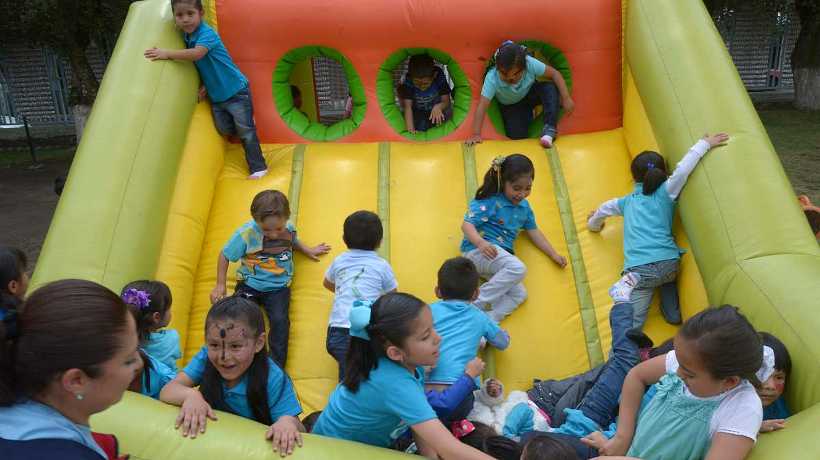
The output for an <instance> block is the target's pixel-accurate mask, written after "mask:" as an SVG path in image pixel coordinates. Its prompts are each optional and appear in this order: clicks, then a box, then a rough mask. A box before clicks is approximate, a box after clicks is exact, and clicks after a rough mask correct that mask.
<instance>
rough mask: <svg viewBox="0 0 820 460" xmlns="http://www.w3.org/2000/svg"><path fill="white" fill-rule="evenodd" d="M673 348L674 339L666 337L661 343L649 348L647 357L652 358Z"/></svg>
mask: <svg viewBox="0 0 820 460" xmlns="http://www.w3.org/2000/svg"><path fill="white" fill-rule="evenodd" d="M674 349H675V341H674V340H673V339H666V340H665V341H664V342H663V343H662V344H660V345H658V346H657V347H654V348H652V349H650V350H649V357H650V358H654V357H656V356H661V355H665V354H667V353H669V352H670V351H672V350H674Z"/></svg>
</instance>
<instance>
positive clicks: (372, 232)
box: [342, 211, 384, 251]
mask: <svg viewBox="0 0 820 460" xmlns="http://www.w3.org/2000/svg"><path fill="white" fill-rule="evenodd" d="M383 233H384V229H383V228H382V221H381V219H379V216H378V215H377V214H375V213H373V212H370V211H356V212H354V213H353V214H351V215H349V216H347V219H345V223H344V233H343V234H342V239H343V240H344V242H345V245H347V247H348V248H349V249H361V250H364V251H373V250H375V249H376V248H377V247H379V244H380V243H381V242H382V235H383Z"/></svg>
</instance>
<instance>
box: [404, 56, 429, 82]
mask: <svg viewBox="0 0 820 460" xmlns="http://www.w3.org/2000/svg"><path fill="white" fill-rule="evenodd" d="M435 70H436V63H435V61H433V58H431V57H430V55H429V54H414V55H413V56H410V59H409V60H408V62H407V75H409V76H410V78H425V77H432V76H433V73H434V72H435Z"/></svg>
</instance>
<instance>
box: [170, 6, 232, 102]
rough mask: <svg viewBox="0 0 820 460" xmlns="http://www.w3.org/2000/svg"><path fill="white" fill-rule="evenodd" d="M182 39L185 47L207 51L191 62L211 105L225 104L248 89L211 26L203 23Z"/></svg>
mask: <svg viewBox="0 0 820 460" xmlns="http://www.w3.org/2000/svg"><path fill="white" fill-rule="evenodd" d="M183 38H184V39H185V47H186V48H195V47H197V46H203V47H205V48H207V49H208V53H207V54H205V56H203V57H202V58H201V59H199V60H198V61H194V65H195V66H196V70H198V71H199V77H200V78H201V79H202V84H204V85H205V89H207V90H208V97H209V98H210V99H211V102H225V101H227V100H228V99H230V98H231V97H233V95H235V94H236V93H238V92H239V91H240V90H242V89H245V88H247V87H248V79H247V78H245V76H244V75H242V72H240V71H239V67H237V66H236V64H234V63H233V59H231V56H230V55H229V54H228V50H227V49H226V48H225V45H224V44H223V43H222V39H221V38H219V34H217V33H216V31H215V30H214V29H212V28H211V26H209V25H208V24H206V23H205V22H202V23H200V24H199V27H197V28H196V30H195V31H193V32H192V33H190V34H183Z"/></svg>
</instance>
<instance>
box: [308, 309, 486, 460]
mask: <svg viewBox="0 0 820 460" xmlns="http://www.w3.org/2000/svg"><path fill="white" fill-rule="evenodd" d="M350 335H351V341H350V348H348V352H347V358H346V360H345V366H346V370H345V376H344V380H342V383H340V384H339V385H338V386H337V387H336V390H334V391H333V394H331V395H330V400H329V401H328V403H327V407H325V409H324V410H323V411H322V414H321V415H320V416H319V420H317V421H316V425H314V427H313V433H315V434H320V435H323V436H330V437H334V438H339V439H347V440H350V441H357V442H363V443H366V444H371V445H374V446H380V447H389V446H391V445H394V444H395V442H396V441H397V440H398V439H399V438H400V437H402V435H404V434H405V433H406V432H407V430H408V428H409V429H410V430H412V433H413V435H414V437H415V440H416V445H417V446H418V448H419V451H420V452H421V453H422V455H425V456H427V457H428V458H438V457H441V458H443V459H445V460H447V459H485V460H487V459H490V458H491V457H488V456H487V455H485V454H483V453H481V452H479V451H477V450H475V449H473V448H471V447H469V446H467V445H464V444H462V443H460V442H459V441H458V440H457V439H456V438H454V437H453V435H452V434H451V433H450V432H449V431H448V430H447V428H445V427H444V425H442V424H441V422H440V421H439V420H438V418H437V417H436V413H435V411H433V408H432V407H430V404H429V403H428V402H427V398H426V397H425V394H424V369H423V368H422V367H421V366H435V365H436V362H438V356H439V344H440V342H441V340H440V338H439V336H438V334H436V331H435V329H433V316H432V313H431V312H430V307H428V306H427V305H426V304H425V303H424V302H422V301H421V300H419V299H417V298H416V297H414V296H412V295H410V294H403V293H391V294H385V295H383V296H381V297H380V298H379V299H378V300H377V301H376V302H375V303H374V304H373V305H372V308H371V306H369V305H364V304H361V303H359V304H357V305H356V306H354V307H353V308H352V309H351V312H350Z"/></svg>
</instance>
